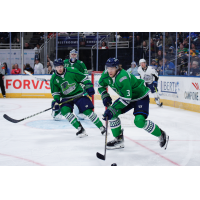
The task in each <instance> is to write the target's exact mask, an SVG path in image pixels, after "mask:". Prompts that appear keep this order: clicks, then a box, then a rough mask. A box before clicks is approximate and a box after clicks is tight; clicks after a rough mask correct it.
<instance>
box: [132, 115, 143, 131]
mask: <svg viewBox="0 0 200 200" xmlns="http://www.w3.org/2000/svg"><path fill="white" fill-rule="evenodd" d="M134 124H135V125H136V126H137V127H138V128H143V127H144V125H145V117H144V116H143V115H136V116H135V120H134Z"/></svg>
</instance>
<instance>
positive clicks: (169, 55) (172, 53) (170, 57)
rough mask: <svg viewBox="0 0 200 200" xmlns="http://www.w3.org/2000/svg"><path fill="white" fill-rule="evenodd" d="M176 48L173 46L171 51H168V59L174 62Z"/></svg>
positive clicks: (170, 48)
mask: <svg viewBox="0 0 200 200" xmlns="http://www.w3.org/2000/svg"><path fill="white" fill-rule="evenodd" d="M175 53H176V52H175V48H174V47H173V46H171V47H169V50H168V57H169V59H170V60H171V61H172V60H173V61H174V60H175Z"/></svg>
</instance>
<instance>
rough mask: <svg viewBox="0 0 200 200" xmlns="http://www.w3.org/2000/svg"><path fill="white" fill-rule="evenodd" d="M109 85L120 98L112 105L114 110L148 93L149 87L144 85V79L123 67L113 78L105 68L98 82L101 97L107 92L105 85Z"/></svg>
mask: <svg viewBox="0 0 200 200" xmlns="http://www.w3.org/2000/svg"><path fill="white" fill-rule="evenodd" d="M107 86H110V87H111V88H112V89H113V90H114V91H115V92H116V93H117V94H118V95H119V96H120V98H119V99H118V100H117V101H116V102H115V103H114V104H113V105H112V107H113V108H114V109H116V110H121V109H123V108H125V107H126V106H127V105H128V104H129V103H130V102H133V101H138V100H140V99H142V98H144V97H145V96H147V95H148V93H149V91H150V89H149V88H148V87H146V86H145V83H144V80H142V79H137V78H136V77H135V76H134V75H132V74H129V73H128V72H126V71H125V70H124V69H122V70H121V71H119V72H117V75H116V76H115V77H114V78H111V77H110V76H109V74H108V72H107V70H105V71H104V72H103V73H102V75H101V78H100V79H99V82H98V91H99V93H100V94H101V97H102V99H103V98H104V97H103V96H105V94H106V93H107V91H106V87H107Z"/></svg>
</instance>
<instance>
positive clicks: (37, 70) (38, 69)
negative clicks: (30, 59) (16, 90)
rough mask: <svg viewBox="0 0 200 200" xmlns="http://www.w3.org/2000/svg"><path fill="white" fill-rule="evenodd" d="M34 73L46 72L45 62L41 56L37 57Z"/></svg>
mask: <svg viewBox="0 0 200 200" xmlns="http://www.w3.org/2000/svg"><path fill="white" fill-rule="evenodd" d="M34 74H44V69H43V64H42V63H40V59H39V58H35V66H34Z"/></svg>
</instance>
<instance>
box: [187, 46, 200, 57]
mask: <svg viewBox="0 0 200 200" xmlns="http://www.w3.org/2000/svg"><path fill="white" fill-rule="evenodd" d="M188 53H189V52H188ZM198 54H199V50H196V47H195V44H194V43H192V45H191V49H190V56H192V57H195V56H196V55H198Z"/></svg>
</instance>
